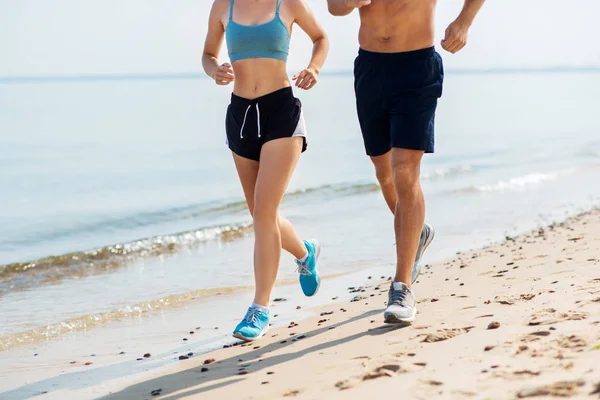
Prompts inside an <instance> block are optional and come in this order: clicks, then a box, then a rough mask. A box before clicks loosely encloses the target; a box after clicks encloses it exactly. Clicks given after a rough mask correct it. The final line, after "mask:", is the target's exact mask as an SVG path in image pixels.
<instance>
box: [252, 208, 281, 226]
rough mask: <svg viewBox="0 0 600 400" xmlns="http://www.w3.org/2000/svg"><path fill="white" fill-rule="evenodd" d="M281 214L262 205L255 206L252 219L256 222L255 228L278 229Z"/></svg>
mask: <svg viewBox="0 0 600 400" xmlns="http://www.w3.org/2000/svg"><path fill="white" fill-rule="evenodd" d="M278 217H279V213H278V211H277V209H272V208H271V207H261V206H260V205H256V206H254V210H253V212H252V219H253V220H254V226H261V227H262V226H274V227H277V221H278Z"/></svg>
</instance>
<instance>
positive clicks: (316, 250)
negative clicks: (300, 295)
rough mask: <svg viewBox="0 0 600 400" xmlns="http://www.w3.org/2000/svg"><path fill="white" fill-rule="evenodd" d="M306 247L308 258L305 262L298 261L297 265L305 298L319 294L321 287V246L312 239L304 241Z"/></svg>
mask: <svg viewBox="0 0 600 400" xmlns="http://www.w3.org/2000/svg"><path fill="white" fill-rule="evenodd" d="M304 246H306V250H307V251H308V257H307V258H306V261H304V262H300V261H298V260H296V264H298V273H299V274H300V287H302V292H304V295H305V296H307V297H311V296H314V295H315V294H317V292H318V291H319V286H321V277H320V276H319V271H318V270H317V259H318V258H319V254H320V253H321V245H320V244H319V243H318V242H317V241H316V240H314V239H311V240H304Z"/></svg>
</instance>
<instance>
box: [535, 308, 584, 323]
mask: <svg viewBox="0 0 600 400" xmlns="http://www.w3.org/2000/svg"><path fill="white" fill-rule="evenodd" d="M588 316H589V314H588V313H586V312H578V311H567V312H559V311H556V310H555V309H554V308H545V309H543V310H540V311H538V312H536V313H534V314H532V315H531V316H530V317H529V321H528V325H532V326H535V325H551V324H555V323H557V322H563V321H571V320H572V321H579V320H582V319H586V318H587V317H588Z"/></svg>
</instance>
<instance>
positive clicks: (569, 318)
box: [105, 210, 600, 400]
mask: <svg viewBox="0 0 600 400" xmlns="http://www.w3.org/2000/svg"><path fill="white" fill-rule="evenodd" d="M599 265H600V211H599V210H595V211H592V212H590V213H586V214H582V215H579V216H576V217H573V218H570V219H568V220H567V221H566V222H564V223H561V224H554V225H552V226H550V227H547V228H544V229H540V230H536V231H534V232H530V233H527V234H523V235H521V236H519V237H516V238H507V240H506V241H504V242H503V243H500V244H496V245H492V246H489V247H487V248H484V249H480V250H476V251H471V252H466V253H463V254H459V255H457V256H456V258H455V259H453V260H451V261H448V262H446V263H442V264H439V265H434V266H432V267H431V268H428V269H426V270H425V271H424V274H423V275H421V277H420V278H419V282H418V283H417V284H416V285H415V291H416V293H417V296H418V297H419V305H418V311H419V314H418V317H417V320H416V322H415V323H414V324H412V325H409V326H402V325H386V324H383V322H382V314H381V312H382V310H383V308H384V307H385V301H386V298H387V295H386V292H387V289H388V285H389V283H388V282H387V280H386V279H384V280H382V281H380V279H379V278H380V277H377V280H375V279H371V280H370V282H373V283H371V284H369V285H367V286H364V287H363V288H355V289H352V290H357V289H358V291H357V292H355V296H356V298H355V299H353V300H356V301H351V302H350V303H347V304H336V305H335V306H328V307H324V308H323V309H322V310H321V312H320V315H319V316H315V317H313V318H310V319H307V320H304V321H300V322H298V323H293V324H292V323H290V325H289V326H288V327H284V328H281V329H275V330H272V331H271V332H270V333H269V334H268V335H267V336H266V338H265V339H264V340H262V341H260V342H257V343H252V344H249V345H242V346H239V345H238V346H233V347H229V348H224V349H222V350H219V351H215V352H212V353H210V354H206V355H202V356H199V357H191V358H190V359H185V360H182V361H181V362H180V363H179V364H178V365H177V366H175V367H170V368H169V369H168V370H165V371H161V374H160V375H157V376H154V377H151V378H145V379H144V380H143V381H141V382H137V383H134V382H128V383H127V384H125V385H123V388H122V389H121V390H118V391H113V393H112V394H111V395H109V396H107V397H105V398H106V399H141V398H151V397H155V398H160V399H169V400H173V399H184V398H185V399H203V400H208V399H226V398H238V399H250V398H260V399H279V398H288V397H289V398H301V399H323V398H327V399H336V398H346V399H348V398H356V399H364V398H367V397H368V396H389V395H390V394H392V393H398V395H401V396H402V397H403V398H431V397H438V396H440V397H443V398H457V399H463V398H469V397H472V398H494V399H500V398H527V397H539V396H541V397H553V396H561V397H574V398H579V397H580V398H589V396H590V394H593V395H594V396H597V397H600V371H599V370H598V366H597V362H598V360H599V359H600V358H599V357H600V270H599V268H598V267H599ZM373 278H375V277H373ZM350 291H351V290H350ZM153 391H154V392H153ZM153 393H154V396H153Z"/></svg>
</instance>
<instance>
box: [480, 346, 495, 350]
mask: <svg viewBox="0 0 600 400" xmlns="http://www.w3.org/2000/svg"><path fill="white" fill-rule="evenodd" d="M494 347H496V346H485V348H484V349H483V351H490V350H492V349H493V348H494Z"/></svg>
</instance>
